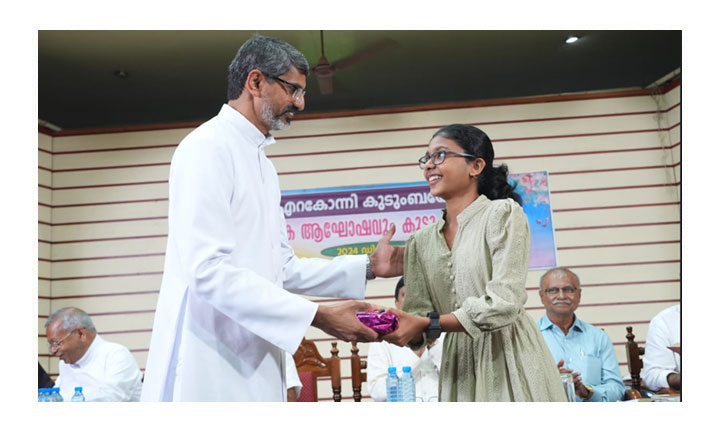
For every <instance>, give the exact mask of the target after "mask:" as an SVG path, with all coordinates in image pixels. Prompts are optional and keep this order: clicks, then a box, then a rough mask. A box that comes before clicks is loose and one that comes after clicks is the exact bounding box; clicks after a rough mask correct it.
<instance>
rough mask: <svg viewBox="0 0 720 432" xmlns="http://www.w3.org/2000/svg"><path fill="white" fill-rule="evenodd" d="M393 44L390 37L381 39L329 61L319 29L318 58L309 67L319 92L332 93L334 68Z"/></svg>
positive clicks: (356, 61) (352, 63)
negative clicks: (347, 55)
mask: <svg viewBox="0 0 720 432" xmlns="http://www.w3.org/2000/svg"><path fill="white" fill-rule="evenodd" d="M394 45H397V42H395V41H393V40H391V39H382V40H380V41H379V42H377V43H374V44H372V45H370V46H368V47H367V48H365V49H363V50H361V51H358V52H357V53H355V54H353V55H351V56H350V57H346V58H344V59H342V60H338V61H336V62H333V63H330V62H329V61H328V59H327V57H325V39H324V37H323V31H322V30H320V59H319V60H318V63H317V65H315V66H313V67H312V68H311V70H312V72H313V73H314V74H315V76H316V77H317V81H318V86H319V87H320V94H324V95H329V94H332V92H333V77H334V76H335V71H336V70H338V69H343V68H346V67H348V66H352V65H354V64H355V63H358V62H360V61H363V60H366V59H369V58H371V57H374V56H376V55H378V54H380V53H381V52H382V51H385V50H386V49H388V48H390V47H392V46H394Z"/></svg>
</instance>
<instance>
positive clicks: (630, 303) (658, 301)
mask: <svg viewBox="0 0 720 432" xmlns="http://www.w3.org/2000/svg"><path fill="white" fill-rule="evenodd" d="M679 301H680V299H679V298H677V299H665V300H641V301H627V302H612V303H580V307H581V308H584V307H607V306H628V305H638V304H655V303H678V302H679ZM543 309H545V306H532V307H526V308H525V310H543Z"/></svg>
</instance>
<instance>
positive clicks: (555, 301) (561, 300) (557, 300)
mask: <svg viewBox="0 0 720 432" xmlns="http://www.w3.org/2000/svg"><path fill="white" fill-rule="evenodd" d="M559 303H564V304H566V305H569V304H571V303H572V302H571V301H570V300H563V299H555V300H553V301H552V304H553V305H556V304H559Z"/></svg>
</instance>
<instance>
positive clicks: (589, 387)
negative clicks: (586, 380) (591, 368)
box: [583, 384, 595, 400]
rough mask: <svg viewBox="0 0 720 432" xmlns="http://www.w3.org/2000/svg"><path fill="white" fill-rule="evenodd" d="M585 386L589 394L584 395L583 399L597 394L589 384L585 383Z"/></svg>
mask: <svg viewBox="0 0 720 432" xmlns="http://www.w3.org/2000/svg"><path fill="white" fill-rule="evenodd" d="M583 387H585V390H586V391H587V395H585V397H583V400H588V399H590V398H591V397H593V394H595V390H594V389H593V388H592V387H591V386H589V385H587V384H583Z"/></svg>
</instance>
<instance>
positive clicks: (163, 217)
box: [38, 201, 680, 227]
mask: <svg viewBox="0 0 720 432" xmlns="http://www.w3.org/2000/svg"><path fill="white" fill-rule="evenodd" d="M677 204H680V202H679V201H673V202H667V203H648V204H622V205H615V206H599V207H581V208H568V209H553V212H573V211H587V210H611V209H619V208H635V207H657V206H667V205H677ZM165 219H167V216H151V217H141V218H127V219H107V220H93V221H76V222H61V223H55V224H51V223H49V222H45V221H40V220H39V221H38V224H42V225H48V226H53V227H54V226H68V225H90V224H100V223H115V222H139V221H147V220H165Z"/></svg>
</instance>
